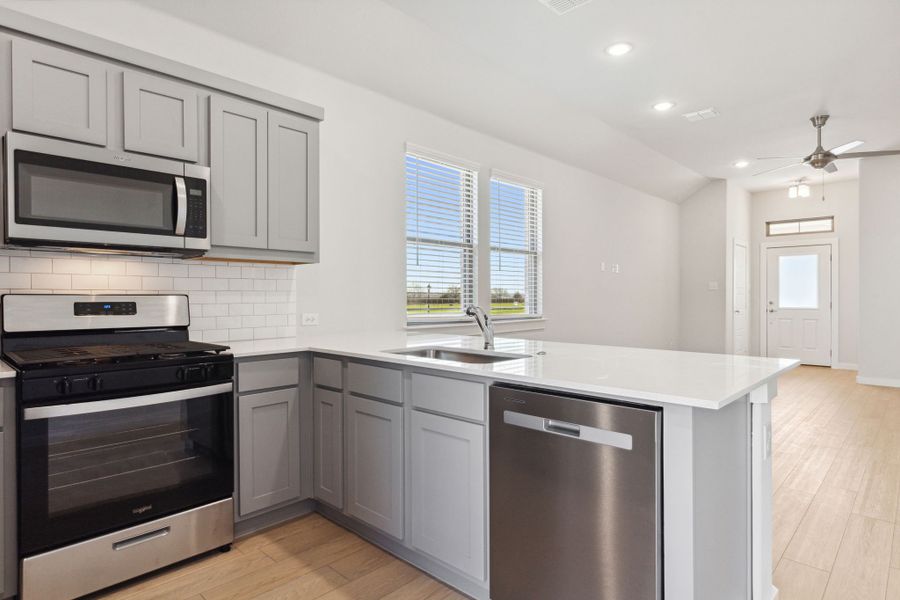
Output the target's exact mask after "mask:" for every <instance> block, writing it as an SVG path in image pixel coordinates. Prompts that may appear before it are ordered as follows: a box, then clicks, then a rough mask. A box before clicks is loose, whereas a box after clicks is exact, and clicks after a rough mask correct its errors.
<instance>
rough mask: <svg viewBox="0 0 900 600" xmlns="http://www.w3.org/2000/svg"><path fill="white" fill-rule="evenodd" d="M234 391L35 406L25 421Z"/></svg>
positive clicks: (215, 388) (220, 387)
mask: <svg viewBox="0 0 900 600" xmlns="http://www.w3.org/2000/svg"><path fill="white" fill-rule="evenodd" d="M233 389H234V387H233V384H232V383H231V382H229V383H217V384H216V385H207V386H204V387H197V388H190V389H187V390H175V391H174V392H161V393H159V394H146V395H143V396H129V397H127V398H113V399H112V400H95V401H93V402H80V403H78V404H55V405H53V406H33V407H30V408H26V409H25V411H24V412H25V416H24V418H25V420H26V421H34V420H37V419H54V418H56V417H70V416H75V415H88V414H91V413H98V412H108V411H113V410H124V409H126V408H137V407H140V406H152V405H154V404H166V403H168V402H184V401H185V400H192V399H194V398H202V397H204V396H214V395H217V394H228V393H231V392H232V390H233Z"/></svg>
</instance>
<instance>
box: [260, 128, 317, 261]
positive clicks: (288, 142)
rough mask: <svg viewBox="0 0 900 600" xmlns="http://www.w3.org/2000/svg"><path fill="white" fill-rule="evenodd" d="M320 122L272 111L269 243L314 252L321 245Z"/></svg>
mask: <svg viewBox="0 0 900 600" xmlns="http://www.w3.org/2000/svg"><path fill="white" fill-rule="evenodd" d="M318 147H319V124H318V123H317V122H316V121H314V120H312V119H306V118H303V117H300V116H297V115H290V114H287V113H283V112H278V111H269V245H268V247H269V248H270V249H272V250H290V251H301V252H315V250H316V249H317V248H318V245H319V239H318V238H319V214H318V212H319V210H318V209H319V203H318V201H317V199H318V195H319V164H318V161H319V153H318V152H317V151H316V150H317V148H318Z"/></svg>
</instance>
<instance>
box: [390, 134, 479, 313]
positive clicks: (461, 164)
mask: <svg viewBox="0 0 900 600" xmlns="http://www.w3.org/2000/svg"><path fill="white" fill-rule="evenodd" d="M409 155H412V156H415V157H417V158H420V159H424V160H427V161H431V162H436V163H440V164H444V165H447V166H450V167H453V168H457V169H461V170H465V171H470V172H471V174H472V184H471V201H470V206H468V207H466V208H464V210H468V211H470V214H471V219H470V221H469V223H470V225H469V227H468V228H467V231H468V233H469V235H468V237H469V239H470V242H468V243H467V242H463V243H459V244H457V243H449V242H446V241H436V242H435V244H436V245H445V246H457V247H460V248H467V249H469V251H470V256H471V262H470V264H469V265H468V268H469V269H471V272H472V275H471V289H470V290H464V289H462V288H463V287H464V286H463V282H462V281H461V282H460V283H461V285H460V288H461V290H460V313H458V314H457V313H453V314H438V315H423V314H413V315H411V314H409V312H408V309H407V297H408V292H409V287H408V284H409V281H408V279H407V272H406V261H405V260H404V263H403V264H404V268H403V289H404V292H403V299H404V303H403V314H404V318H405V320H406V323H407V324H408V325H428V324H441V323H462V322H466V321H468V320H470V319H469V318H468V317H466V316H465V312H464V311H465V307H466V304H468V303H471V304H477V299H478V174H479V171H480V165H479V164H478V163H476V162H473V161H470V160H466V159H464V158H459V157H457V156H453V155H451V154H446V153H444V152H440V151H437V150H432V149H431V148H426V147H424V146H419V145H416V144H412V143H407V144H406V152H405V153H404V155H403V164H404V166H403V170H404V173H405V172H406V158H407V156H409ZM403 186H404V187H403V189H404V198H405V197H406V178H405V175H404V184H403ZM407 210H408V206H407V205H406V204H405V203H404V210H403V215H404V232H405V230H406V219H407ZM415 241H422V242H424V243H428V240H427V238H414V237H409V236H408V235H407V236H406V242H407V243H409V242H415ZM404 258H405V259H408V257H406V246H404Z"/></svg>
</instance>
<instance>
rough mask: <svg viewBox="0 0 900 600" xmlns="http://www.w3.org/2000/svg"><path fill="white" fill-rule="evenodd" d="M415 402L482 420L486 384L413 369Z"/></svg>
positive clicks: (413, 395)
mask: <svg viewBox="0 0 900 600" xmlns="http://www.w3.org/2000/svg"><path fill="white" fill-rule="evenodd" d="M412 404H413V406H415V407H416V408H424V409H426V410H433V411H435V412H440V413H445V414H448V415H453V416H455V417H462V418H464V419H472V420H473V421H482V422H483V421H484V406H485V385H484V384H483V383H478V382H475V381H462V380H459V379H449V378H447V377H436V376H434V375H423V374H421V373H413V375H412Z"/></svg>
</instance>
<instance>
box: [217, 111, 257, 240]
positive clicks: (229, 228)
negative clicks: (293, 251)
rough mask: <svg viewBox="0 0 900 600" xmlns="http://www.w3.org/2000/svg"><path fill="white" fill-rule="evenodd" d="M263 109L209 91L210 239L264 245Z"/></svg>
mask: <svg viewBox="0 0 900 600" xmlns="http://www.w3.org/2000/svg"><path fill="white" fill-rule="evenodd" d="M267 119H268V117H267V114H266V110H265V109H264V108H262V107H261V106H258V105H256V104H253V103H251V102H244V101H242V100H235V99H233V98H228V97H225V96H219V95H213V96H212V97H211V98H210V103H209V144H210V148H209V152H210V154H209V163H210V176H211V178H212V180H211V182H210V197H211V201H210V211H211V213H212V229H211V231H210V235H211V242H212V244H213V245H214V246H232V247H238V248H266V246H267V244H268V226H269V220H268V219H269V206H268V178H267V177H266V165H267V164H268V160H267V158H266V155H267V152H268V147H267V145H266V136H267V134H266V122H267Z"/></svg>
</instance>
